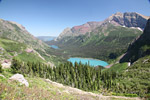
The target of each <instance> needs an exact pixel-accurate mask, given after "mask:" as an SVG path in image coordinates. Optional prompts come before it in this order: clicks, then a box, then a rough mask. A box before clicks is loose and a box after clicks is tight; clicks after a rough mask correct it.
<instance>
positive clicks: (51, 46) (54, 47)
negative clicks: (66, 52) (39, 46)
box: [50, 45, 59, 49]
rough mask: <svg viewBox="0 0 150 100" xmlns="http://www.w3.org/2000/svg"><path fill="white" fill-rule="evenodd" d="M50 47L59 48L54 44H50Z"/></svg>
mask: <svg viewBox="0 0 150 100" xmlns="http://www.w3.org/2000/svg"><path fill="white" fill-rule="evenodd" d="M50 47H52V48H54V49H59V47H58V46H56V45H50Z"/></svg>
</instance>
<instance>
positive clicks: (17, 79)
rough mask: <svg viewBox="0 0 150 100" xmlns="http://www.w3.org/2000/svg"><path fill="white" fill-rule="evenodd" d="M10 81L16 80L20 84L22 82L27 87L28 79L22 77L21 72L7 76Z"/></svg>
mask: <svg viewBox="0 0 150 100" xmlns="http://www.w3.org/2000/svg"><path fill="white" fill-rule="evenodd" d="M9 80H10V81H18V82H20V84H21V85H22V84H24V85H25V86H26V87H29V83H28V81H27V80H26V79H25V78H24V76H23V75H22V74H15V75H13V76H12V77H10V78H9Z"/></svg>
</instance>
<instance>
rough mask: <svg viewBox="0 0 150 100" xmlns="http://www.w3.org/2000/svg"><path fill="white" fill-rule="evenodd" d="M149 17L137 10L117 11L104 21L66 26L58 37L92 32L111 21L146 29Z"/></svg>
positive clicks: (116, 23)
mask: <svg viewBox="0 0 150 100" xmlns="http://www.w3.org/2000/svg"><path fill="white" fill-rule="evenodd" d="M148 18H149V17H148V16H144V15H141V14H139V13H136V12H131V13H130V12H126V13H120V12H117V13H116V14H113V15H112V16H110V17H108V18H107V19H106V20H104V21H100V22H87V23H85V24H83V25H80V26H74V27H72V28H66V29H64V31H63V32H62V33H61V34H60V35H59V37H58V39H61V38H63V37H65V36H79V35H85V34H86V33H89V32H92V31H93V30H95V29H96V28H98V27H102V26H104V25H106V24H108V23H111V24H113V25H115V26H124V27H135V28H137V29H142V30H143V29H144V27H145V23H146V21H147V19H148Z"/></svg>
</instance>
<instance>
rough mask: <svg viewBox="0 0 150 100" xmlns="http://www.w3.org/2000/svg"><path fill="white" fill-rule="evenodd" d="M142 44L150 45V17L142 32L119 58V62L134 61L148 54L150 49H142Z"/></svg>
mask: <svg viewBox="0 0 150 100" xmlns="http://www.w3.org/2000/svg"><path fill="white" fill-rule="evenodd" d="M144 46H150V19H148V21H147V24H146V27H145V29H144V32H143V34H142V35H141V36H140V37H139V38H137V39H136V40H135V41H134V42H133V43H131V45H130V46H129V48H128V50H127V53H126V54H125V55H124V56H123V57H122V58H121V59H120V62H131V63H133V62H135V61H136V60H138V59H139V58H141V57H144V56H146V55H150V50H149V49H145V50H142V48H143V47H144Z"/></svg>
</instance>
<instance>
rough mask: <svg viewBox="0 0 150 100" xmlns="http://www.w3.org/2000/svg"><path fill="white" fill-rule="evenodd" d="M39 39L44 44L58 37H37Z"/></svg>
mask: <svg viewBox="0 0 150 100" xmlns="http://www.w3.org/2000/svg"><path fill="white" fill-rule="evenodd" d="M37 38H38V39H40V40H42V41H44V42H46V41H51V40H54V39H56V38H57V37H54V36H37Z"/></svg>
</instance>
